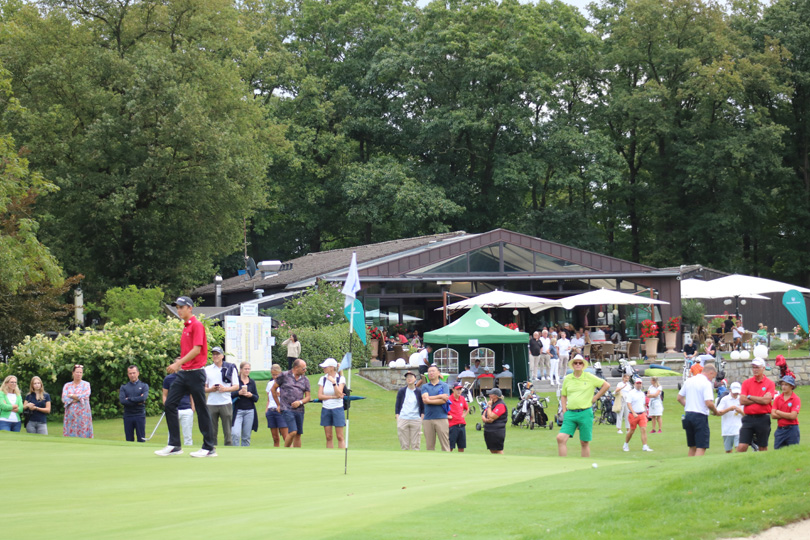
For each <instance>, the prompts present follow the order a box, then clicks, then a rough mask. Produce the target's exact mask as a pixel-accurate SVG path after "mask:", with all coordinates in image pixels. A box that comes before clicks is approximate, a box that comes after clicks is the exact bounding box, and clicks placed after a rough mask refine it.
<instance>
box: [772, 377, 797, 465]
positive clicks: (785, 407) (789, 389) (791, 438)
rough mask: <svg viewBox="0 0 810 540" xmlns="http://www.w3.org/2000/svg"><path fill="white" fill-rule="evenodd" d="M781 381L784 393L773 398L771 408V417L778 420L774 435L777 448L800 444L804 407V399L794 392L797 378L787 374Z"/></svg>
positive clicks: (774, 445) (774, 444) (774, 443)
mask: <svg viewBox="0 0 810 540" xmlns="http://www.w3.org/2000/svg"><path fill="white" fill-rule="evenodd" d="M781 382H782V393H781V394H779V395H778V396H776V398H775V399H774V400H773V408H772V409H771V418H774V419H776V420H777V428H776V433H774V435H773V447H774V448H775V449H776V450H779V449H780V448H782V447H783V446H790V445H791V444H799V409H801V407H802V400H800V399H799V396H797V395H796V394H795V393H794V392H793V389H794V388H796V379H795V378H794V377H792V376H790V375H785V376H784V377H782V381H781Z"/></svg>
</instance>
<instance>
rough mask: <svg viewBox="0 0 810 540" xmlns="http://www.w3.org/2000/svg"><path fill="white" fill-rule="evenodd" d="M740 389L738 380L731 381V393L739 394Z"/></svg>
mask: <svg viewBox="0 0 810 540" xmlns="http://www.w3.org/2000/svg"><path fill="white" fill-rule="evenodd" d="M740 390H742V385H741V384H740V383H738V382H733V383H731V393H732V394H739V393H740Z"/></svg>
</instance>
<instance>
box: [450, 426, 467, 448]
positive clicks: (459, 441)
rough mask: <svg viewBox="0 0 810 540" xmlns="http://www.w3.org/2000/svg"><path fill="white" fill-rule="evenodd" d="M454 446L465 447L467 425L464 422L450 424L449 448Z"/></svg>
mask: <svg viewBox="0 0 810 540" xmlns="http://www.w3.org/2000/svg"><path fill="white" fill-rule="evenodd" d="M456 446H458V447H459V449H460V450H464V449H465V448H467V426H466V425H465V424H456V425H455V426H450V450H453V449H454V448H455V447H456Z"/></svg>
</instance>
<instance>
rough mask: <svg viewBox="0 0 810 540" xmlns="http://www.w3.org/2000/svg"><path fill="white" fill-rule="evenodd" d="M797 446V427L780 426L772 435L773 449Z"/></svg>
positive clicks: (796, 425) (795, 425)
mask: <svg viewBox="0 0 810 540" xmlns="http://www.w3.org/2000/svg"><path fill="white" fill-rule="evenodd" d="M792 444H799V425H798V424H793V425H790V426H780V427H778V428H776V431H775V432H774V434H773V447H774V449H775V450H779V449H780V448H782V447H783V446H790V445H792Z"/></svg>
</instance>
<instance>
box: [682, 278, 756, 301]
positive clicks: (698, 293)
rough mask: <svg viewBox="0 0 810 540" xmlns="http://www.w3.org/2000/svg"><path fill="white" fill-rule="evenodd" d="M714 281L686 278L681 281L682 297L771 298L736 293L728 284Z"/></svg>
mask: <svg viewBox="0 0 810 540" xmlns="http://www.w3.org/2000/svg"><path fill="white" fill-rule="evenodd" d="M716 281H717V280H713V281H703V280H701V279H684V280H683V281H681V299H689V298H731V297H733V296H740V297H741V298H751V299H756V300H770V298H768V297H767V296H762V295H761V294H740V295H738V294H736V293H735V292H734V290H732V289H729V287H728V286H727V285H725V286H724V285H722V284H719V285H718V284H717V283H715V282H716Z"/></svg>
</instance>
